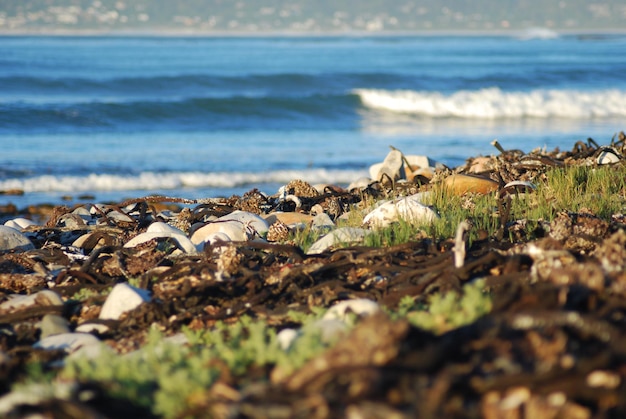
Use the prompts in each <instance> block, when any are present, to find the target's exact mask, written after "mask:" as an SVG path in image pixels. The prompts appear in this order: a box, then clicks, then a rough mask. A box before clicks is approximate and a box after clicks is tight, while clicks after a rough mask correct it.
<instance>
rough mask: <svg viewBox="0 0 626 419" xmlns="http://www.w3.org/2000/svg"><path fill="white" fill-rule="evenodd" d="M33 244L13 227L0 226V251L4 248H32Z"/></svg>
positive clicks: (4, 249)
mask: <svg viewBox="0 0 626 419" xmlns="http://www.w3.org/2000/svg"><path fill="white" fill-rule="evenodd" d="M34 248H35V245H34V244H33V243H32V242H31V241H30V240H28V238H27V237H26V236H25V235H23V234H22V233H20V232H19V231H17V230H16V229H14V228H11V227H7V226H4V225H2V226H0V252H2V251H6V250H24V251H25V250H32V249H34Z"/></svg>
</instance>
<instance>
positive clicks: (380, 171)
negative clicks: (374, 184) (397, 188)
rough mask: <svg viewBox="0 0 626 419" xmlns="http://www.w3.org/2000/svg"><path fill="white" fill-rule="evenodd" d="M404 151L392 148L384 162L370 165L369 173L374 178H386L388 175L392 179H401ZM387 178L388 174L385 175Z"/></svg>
mask: <svg viewBox="0 0 626 419" xmlns="http://www.w3.org/2000/svg"><path fill="white" fill-rule="evenodd" d="M402 165H403V161H402V153H401V152H400V151H399V150H391V151H390V152H389V154H387V157H385V160H383V162H382V163H377V164H374V165H372V166H371V167H370V170H369V174H370V177H371V178H372V179H374V180H378V181H380V180H384V179H383V176H384V175H387V176H389V177H390V178H391V180H396V179H399V178H400V176H401V173H400V170H401V169H402ZM384 177H385V178H386V176H384Z"/></svg>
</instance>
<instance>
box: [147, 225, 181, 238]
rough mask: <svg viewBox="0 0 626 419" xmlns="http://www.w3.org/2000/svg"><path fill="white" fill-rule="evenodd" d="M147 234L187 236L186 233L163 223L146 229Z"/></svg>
mask: <svg viewBox="0 0 626 419" xmlns="http://www.w3.org/2000/svg"><path fill="white" fill-rule="evenodd" d="M146 233H173V234H182V235H183V236H184V235H185V232H183V231H182V230H180V229H178V228H176V227H174V226H171V225H169V224H167V223H164V222H162V221H156V222H154V223H152V224H150V225H149V226H148V228H147V229H146Z"/></svg>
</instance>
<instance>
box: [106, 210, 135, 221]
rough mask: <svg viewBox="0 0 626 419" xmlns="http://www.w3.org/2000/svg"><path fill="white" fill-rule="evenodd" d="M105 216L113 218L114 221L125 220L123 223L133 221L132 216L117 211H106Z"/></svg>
mask: <svg viewBox="0 0 626 419" xmlns="http://www.w3.org/2000/svg"><path fill="white" fill-rule="evenodd" d="M107 218H109V219H111V220H115V221H121V222H125V223H132V222H134V221H135V220H134V219H133V218H132V217H130V216H128V215H126V214H124V213H122V212H119V211H110V212H108V213H107Z"/></svg>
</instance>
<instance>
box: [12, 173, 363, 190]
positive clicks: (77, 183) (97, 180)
mask: <svg viewBox="0 0 626 419" xmlns="http://www.w3.org/2000/svg"><path fill="white" fill-rule="evenodd" d="M366 175H367V171H365V170H329V169H306V170H276V171H270V172H263V173H248V172H233V173H229V172H219V173H203V172H171V173H157V172H143V173H140V174H137V175H127V176H121V175H115V174H95V173H94V174H90V175H88V176H51V175H41V176H35V177H30V178H24V179H18V178H14V179H6V180H3V181H0V191H3V190H11V189H19V190H23V191H24V192H26V193H30V192H72V193H75V192H97V191H130V190H133V191H138V190H145V191H150V190H171V189H184V188H224V189H227V188H235V187H241V186H246V185H254V186H255V187H256V186H261V185H263V184H272V183H278V184H284V183H288V182H289V181H291V180H293V179H302V180H305V181H307V182H309V183H311V184H316V183H333V184H347V183H350V182H352V181H354V180H356V179H358V178H359V177H362V176H366Z"/></svg>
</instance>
